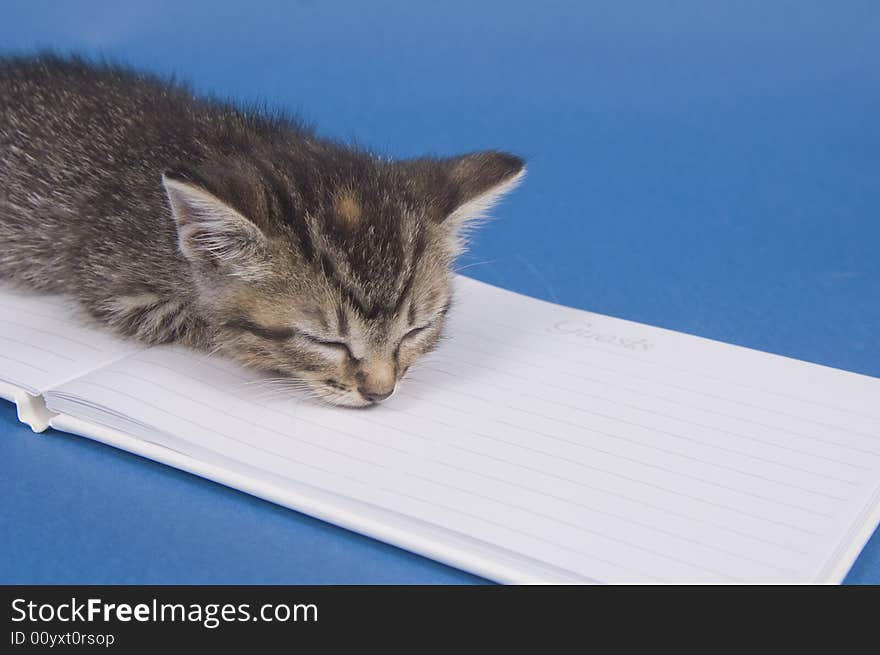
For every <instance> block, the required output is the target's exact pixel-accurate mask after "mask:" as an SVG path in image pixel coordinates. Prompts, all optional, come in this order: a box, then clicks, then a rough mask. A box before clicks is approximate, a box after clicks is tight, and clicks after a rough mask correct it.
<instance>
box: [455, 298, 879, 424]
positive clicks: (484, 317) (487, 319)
mask: <svg viewBox="0 0 880 655" xmlns="http://www.w3.org/2000/svg"><path fill="white" fill-rule="evenodd" d="M461 315H462V316H463V317H468V316H469V317H470V318H472V319H474V321H475V322H480V321H483V322H488V323H495V324H496V325H501V326H503V327H504V328H506V329H508V330H512V331H518V332H523V333H527V334H531V335H535V336H540V337H542V338H546V337H547V335H546V334H545V333H543V332H540V331H539V330H531V329H529V328H523V327H521V326H519V325H511V324H510V323H506V322H503V321H498V320H497V319H494V318H492V317H491V316H487V315H484V314H473V313H470V312H468V311H467V310H464V311H462V312H461ZM598 318H600V319H601V318H603V317H598ZM647 327H650V326H647ZM685 336H693V335H685ZM696 338H699V337H696ZM709 341H711V340H709ZM714 343H721V342H714ZM724 345H729V344H724ZM577 348H578V349H581V348H583V349H587V350H593V351H596V352H600V353H603V354H605V355H611V356H612V357H621V358H623V359H629V360H632V361H635V362H638V363H639V364H647V365H649V366H655V367H659V368H666V369H669V370H675V371H680V372H682V373H688V374H690V375H695V376H698V377H703V378H706V379H709V380H716V381H719V382H723V383H725V384H730V385H732V386H738V387H742V388H743V389H749V390H750V391H757V392H758V393H766V394H772V395H774V396H780V397H782V398H788V399H790V400H795V401H797V402H801V403H804V404H807V405H821V406H823V407H826V408H828V409H831V410H834V411H837V412H840V413H842V414H852V415H854V416H861V417H864V418H868V419H871V420H874V421H880V417H878V416H874V415H872V414H867V413H863V412H859V411H856V410H853V409H848V408H843V407H838V406H836V405H831V404H828V403H823V402H821V401H818V400H816V399H812V398H810V399H808V398H802V397H800V396H794V395H791V394H786V393H785V392H782V391H776V390H772V389H765V388H762V387H756V386H753V385H749V384H746V383H743V382H739V381H737V380H732V379H729V378H725V377H721V376H717V375H710V374H707V373H704V372H703V371H698V370H695V369H691V368H685V367H680V366H674V365H672V364H668V363H665V362H656V361H652V360H650V359H647V358H642V357H636V356H634V355H629V354H627V353H622V352H618V351H616V350H606V349H605V348H600V347H598V346H595V345H593V344H588V343H579V344H578V346H577ZM744 350H750V349H747V348H746V349H744ZM762 354H770V353H762ZM794 361H799V360H794ZM832 370H833V369H832Z"/></svg>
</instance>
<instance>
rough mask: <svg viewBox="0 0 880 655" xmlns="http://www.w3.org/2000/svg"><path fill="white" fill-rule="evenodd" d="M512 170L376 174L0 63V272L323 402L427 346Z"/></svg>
mask: <svg viewBox="0 0 880 655" xmlns="http://www.w3.org/2000/svg"><path fill="white" fill-rule="evenodd" d="M523 172H524V165H523V161H522V160H521V159H519V158H518V157H515V156H513V155H509V154H505V153H500V152H479V153H473V154H468V155H463V156H460V157H453V158H449V159H435V158H428V157H425V158H419V159H412V160H405V161H388V160H385V159H382V158H379V157H376V156H374V155H372V154H370V153H368V152H365V151H363V150H360V149H357V148H352V147H348V146H346V145H343V144H341V143H337V142H334V141H329V140H326V139H321V138H318V137H316V136H315V135H314V134H313V133H312V132H310V131H309V130H307V129H305V128H303V127H302V126H301V125H298V124H296V123H294V122H293V121H291V120H289V119H287V118H283V117H279V116H272V115H267V114H266V113H265V112H257V111H245V110H243V109H241V108H237V107H235V106H233V105H231V104H227V103H225V102H220V101H217V100H214V99H205V98H198V97H195V96H194V95H193V94H192V92H191V91H190V90H188V89H187V88H186V87H184V86H181V85H180V84H176V83H171V82H168V81H164V80H161V79H159V78H156V77H152V76H149V75H143V74H140V73H136V72H132V71H130V70H127V69H124V68H121V67H115V66H110V65H94V64H90V63H88V62H86V61H84V60H81V59H76V58H59V57H54V56H43V57H38V58H11V59H3V60H0V244H2V245H0V249H2V250H0V278H5V279H8V280H11V281H13V282H16V283H18V284H21V285H25V286H27V287H29V288H32V289H38V290H45V291H51V292H63V293H67V294H72V295H73V296H74V297H75V298H76V299H77V300H78V301H79V303H80V304H81V306H82V307H83V308H84V309H85V310H87V312H88V313H89V314H90V315H91V316H92V317H93V318H94V319H97V321H99V322H100V323H102V324H104V325H106V326H108V327H110V328H112V329H113V330H114V331H116V332H117V333H118V334H121V335H124V336H128V337H133V338H135V339H138V340H140V341H142V342H144V343H149V344H158V343H180V344H185V345H187V346H189V347H192V348H197V349H202V350H207V351H215V352H218V353H221V354H222V355H224V356H226V357H229V358H231V359H233V360H235V361H238V362H240V363H241V364H243V365H245V366H249V367H254V368H257V369H261V370H264V371H271V372H274V373H275V374H280V375H283V376H290V377H294V378H298V379H299V380H302V381H304V384H305V385H307V387H308V388H310V389H311V390H312V391H313V392H314V394H315V395H317V396H319V397H321V398H323V399H325V400H327V401H328V402H331V403H334V404H340V405H349V406H366V405H370V404H373V403H377V402H379V401H381V400H384V399H385V398H387V397H388V396H390V395H391V394H392V393H393V392H394V390H395V388H396V385H397V383H398V382H399V380H400V379H401V378H402V377H403V375H404V374H405V373H406V371H407V369H408V368H409V367H410V365H411V364H412V363H413V362H414V361H415V360H416V359H418V358H419V357H420V356H421V355H423V354H424V353H426V352H427V351H429V350H430V349H431V348H432V347H433V346H434V345H435V344H436V343H437V340H438V337H439V335H440V333H441V330H442V328H443V323H444V316H445V314H446V312H447V310H448V308H449V305H450V301H451V287H450V279H451V276H452V272H451V265H452V263H453V261H454V258H455V257H456V255H458V254H459V252H460V251H461V250H462V248H463V245H464V237H465V234H466V231H467V228H468V227H469V226H470V225H472V224H473V221H474V219H477V218H480V217H481V216H483V215H484V212H485V211H486V210H487V209H488V208H489V207H490V206H491V205H492V203H494V202H495V201H496V200H497V199H498V198H499V197H500V196H501V195H502V194H504V193H505V192H507V191H508V190H510V189H511V188H512V187H513V186H514V185H515V184H516V182H518V181H519V180H520V178H521V177H522V175H523Z"/></svg>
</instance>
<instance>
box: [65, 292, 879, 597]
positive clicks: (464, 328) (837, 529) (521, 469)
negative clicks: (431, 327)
mask: <svg viewBox="0 0 880 655" xmlns="http://www.w3.org/2000/svg"><path fill="white" fill-rule="evenodd" d="M459 287H460V288H459V294H458V303H457V305H456V308H455V311H454V313H453V315H452V317H451V325H450V328H449V335H450V337H451V338H450V339H449V340H448V341H447V342H446V343H445V344H444V345H443V346H442V347H441V349H440V350H439V351H438V352H437V353H435V354H433V355H432V356H430V357H429V358H428V359H427V361H425V362H424V363H423V364H422V365H421V366H418V367H415V369H414V371H413V373H412V374H411V376H409V377H408V379H407V380H405V381H404V383H403V384H402V387H401V389H400V391H399V392H398V394H397V395H396V396H395V397H394V398H393V399H391V400H390V401H388V402H387V403H385V404H383V405H382V406H379V407H375V408H370V409H368V410H350V409H340V408H329V407H324V406H320V405H316V404H314V403H312V402H311V401H306V400H300V399H296V398H281V399H266V398H265V397H264V396H265V394H264V389H263V388H261V387H260V385H259V384H253V382H254V381H255V380H257V379H258V378H257V376H255V375H253V374H251V373H248V372H245V371H242V370H240V369H238V368H236V367H235V366H233V365H231V364H228V363H225V362H222V361H218V360H216V359H210V358H207V357H204V356H201V355H196V354H193V353H189V352H186V351H184V350H182V349H175V348H156V349H150V350H147V351H144V352H142V353H139V354H137V355H135V356H133V357H130V358H128V359H126V360H124V361H120V362H117V363H115V364H111V365H110V366H108V367H107V368H105V369H102V370H99V371H95V372H94V373H93V374H90V375H89V376H86V377H84V378H81V379H77V380H73V381H72V382H70V383H69V384H66V385H64V386H63V387H61V388H60V389H59V390H58V391H57V393H55V392H53V393H51V394H50V395H49V404H50V407H52V406H53V403H56V404H58V403H61V404H64V405H65V408H66V409H65V411H69V408H70V407H71V403H70V400H71V399H84V400H86V401H88V402H90V403H91V404H93V405H97V406H102V407H109V408H111V409H113V410H114V411H115V414H116V415H117V419H115V420H116V421H123V422H124V420H125V417H130V418H131V419H132V420H133V421H134V422H135V424H136V425H137V426H138V427H137V430H138V432H142V433H143V434H145V435H150V438H151V439H154V440H155V441H156V442H157V443H162V442H163V439H164V440H166V441H167V442H169V443H166V445H168V446H169V447H172V448H174V449H175V450H178V451H180V452H184V453H186V454H189V455H191V456H193V457H196V458H201V459H210V458H211V457H212V456H217V457H223V458H231V459H232V460H236V461H239V462H241V465H242V469H243V470H244V469H247V470H250V471H253V470H255V469H256V470H262V471H266V472H267V473H269V474H271V475H272V476H277V477H280V478H288V479H290V480H294V481H296V482H298V483H304V484H307V485H311V486H313V487H317V488H319V489H325V490H328V491H331V492H333V493H336V494H340V495H344V496H348V497H351V498H355V499H357V500H358V501H360V502H365V503H370V504H372V505H375V506H377V507H380V508H383V509H384V510H387V511H391V512H396V513H398V514H401V515H404V516H411V517H415V518H417V519H419V520H421V521H424V522H428V523H431V524H433V525H435V526H439V527H440V528H443V529H446V530H449V531H452V532H455V533H458V534H462V535H468V536H470V537H472V538H474V539H477V540H479V541H481V542H484V543H487V544H494V545H496V546H497V547H499V548H503V549H506V550H507V551H513V552H516V553H519V554H521V555H523V556H525V557H529V558H533V559H535V560H539V561H541V562H545V563H547V564H549V565H552V566H554V567H558V568H559V569H563V570H566V571H571V572H573V573H575V574H577V575H580V576H584V577H587V578H590V579H595V580H599V581H602V582H720V583H724V582H808V581H815V580H826V579H828V578H829V576H830V573H829V571H831V570H836V569H835V568H834V567H835V566H836V565H837V564H838V563H839V561H840V559H841V558H842V557H843V553H844V552H846V550H847V549H848V548H849V549H850V550H851V549H852V547H853V545H854V544H855V547H858V546H860V545H861V544H860V543H857V542H858V541H859V540H860V539H863V538H864V535H865V533H866V530H868V529H870V527H871V525H869V524H872V522H874V517H875V516H876V510H877V505H878V483H880V410H878V409H877V407H878V400H880V381H878V380H876V379H873V378H868V377H865V376H860V375H856V374H852V373H846V372H842V371H837V370H834V369H829V368H825V367H821V366H816V365H812V364H806V363H803V362H798V361H794V360H790V359H785V358H782V357H776V356H772V355H766V354H762V353H757V352H755V351H749V350H746V349H743V348H738V347H735V346H729V345H725V344H720V343H717V342H712V341H708V340H705V339H700V338H698V337H692V336H687V335H683V334H680V333H675V332H671V331H667V330H662V329H658V328H652V327H648V326H644V325H640V324H636V323H631V322H627V321H621V320H618V319H613V318H609V317H605V316H599V315H595V314H590V313H587V312H582V311H579V310H574V309H570V308H565V307H559V306H556V305H551V304H548V303H543V302H541V301H537V300H533V299H528V298H525V297H523V296H519V295H517V294H513V293H510V292H506V291H502V290H500V289H495V288H493V287H490V286H488V285H484V284H481V283H478V282H474V281H471V280H467V279H460V281H459ZM53 398H54V400H53ZM93 416H94V414H93ZM172 442H173V443H172ZM212 453H213V454H214V455H212ZM227 461H228V459H227ZM250 475H253V474H252V473H251V474H250ZM872 512H874V513H873V514H872ZM853 556H854V555H852V554H851V553H850V555H849V557H853ZM841 575H842V574H841Z"/></svg>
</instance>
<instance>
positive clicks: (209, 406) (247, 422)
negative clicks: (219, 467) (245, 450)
mask: <svg viewBox="0 0 880 655" xmlns="http://www.w3.org/2000/svg"><path fill="white" fill-rule="evenodd" d="M107 373H108V374H111V375H118V376H121V377H127V378H131V379H134V380H139V381H141V382H145V383H147V384H149V385H151V386H154V387H158V386H159V384H158V383H157V382H155V381H154V380H149V379H148V378H143V377H140V376H137V375H134V374H132V373H128V372H123V371H107ZM120 393H121V392H120ZM177 393H178V395H180V396H181V397H183V398H186V400H187V401H189V402H191V403H193V404H196V405H201V406H202V407H205V408H207V409H209V410H211V411H212V412H216V413H218V414H223V415H224V416H228V417H229V418H234V419H236V420H237V421H241V422H243V423H244V424H245V425H246V426H247V428H249V429H253V428H257V429H259V430H260V431H262V432H265V433H266V434H270V435H271V436H273V437H278V436H283V437H284V438H287V439H293V440H294V441H297V442H299V443H302V444H305V445H308V446H311V447H312V448H317V449H319V450H324V451H326V452H329V453H333V454H334V455H337V456H338V457H344V458H346V459H352V460H356V461H359V462H361V463H363V464H369V465H370V466H375V467H377V468H381V469H387V468H389V467H388V465H387V464H383V463H381V462H376V461H373V460H369V459H364V458H362V457H357V456H355V455H352V454H350V453H344V452H342V451H340V450H336V449H334V448H329V447H327V446H325V445H322V444H317V443H315V442H314V441H310V440H308V439H303V438H302V437H299V436H293V435H289V434H285V435H279V434H278V433H277V432H274V431H272V430H269V429H268V428H265V427H263V426H260V425H256V424H254V423H253V422H252V421H251V419H249V418H245V417H242V416H238V415H237V414H232V413H231V412H228V411H226V410H224V409H222V408H220V407H217V406H215V405H212V404H210V403H206V402H204V401H202V400H197V399H196V398H194V397H193V396H191V395H189V394H184V393H181V392H180V391H178V392H177ZM142 402H143V401H142ZM152 407H153V408H154V409H158V408H157V406H155V405H152ZM163 411H164V410H163ZM166 413H167V412H166ZM174 416H176V414H174ZM190 422H191V423H192V422H193V421H190ZM196 424H197V425H201V427H203V428H205V429H209V428H208V426H206V425H205V424H203V423H196ZM210 429H213V428H210ZM220 434H221V435H223V436H224V437H226V438H227V439H232V440H233V441H238V442H239V443H242V444H245V445H248V442H246V441H242V440H241V439H235V438H234V437H232V436H230V435H229V434H227V433H225V432H220ZM340 434H342V433H341V432H340ZM264 450H265V449H264ZM266 452H267V453H269V454H272V455H278V456H279V457H281V456H282V455H281V453H279V452H277V451H272V450H266Z"/></svg>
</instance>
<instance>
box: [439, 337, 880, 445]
mask: <svg viewBox="0 0 880 655" xmlns="http://www.w3.org/2000/svg"><path fill="white" fill-rule="evenodd" d="M480 336H481V338H484V339H485V340H487V341H496V340H495V339H493V338H491V337H488V336H483V335H480ZM497 341H498V342H499V343H504V344H505V345H507V346H509V347H514V348H517V349H518V350H521V351H524V352H526V353H528V356H529V357H530V358H534V357H543V358H548V359H558V360H560V361H561V362H564V363H565V364H566V365H569V366H570V365H571V364H579V365H581V366H583V367H585V368H595V369H601V370H607V371H609V372H613V373H615V374H617V375H620V376H622V377H631V378H638V379H642V380H645V381H647V382H651V383H653V384H657V385H662V386H665V387H673V388H678V389H682V390H684V391H688V392H690V393H694V394H700V395H704V396H708V397H712V398H716V399H718V400H722V401H727V402H733V403H737V404H743V405H746V406H749V407H752V408H754V409H759V410H762V411H765V412H767V413H773V414H779V415H781V416H786V417H788V418H794V419H796V420H800V421H802V422H806V423H813V424H815V425H819V426H821V427H825V428H832V429H834V430H837V431H839V432H845V433H847V434H856V435H858V436H861V437H864V438H866V439H869V440H871V441H876V440H877V439H878V438H880V435H871V434H868V433H866V432H861V431H859V430H855V429H851V428H847V427H842V426H839V425H834V424H830V423H825V422H822V421H817V420H815V419H811V418H805V417H802V416H795V415H791V414H787V413H785V412H782V411H780V410H776V409H773V408H769V407H763V406H759V405H754V404H748V403H743V402H740V401H737V400H731V399H730V398H729V397H727V396H718V395H714V394H709V393H706V392H703V391H698V390H696V389H691V388H689V387H682V386H676V385H675V384H673V383H670V382H667V381H665V380H658V379H656V378H650V377H644V376H638V375H635V374H633V375H631V374H629V373H628V372H626V371H620V370H618V369H612V368H608V367H601V366H597V365H594V364H593V363H592V362H585V361H582V360H577V359H573V358H571V357H563V356H561V355H556V354H554V353H546V352H541V353H536V352H534V351H532V350H529V349H527V348H524V347H522V346H517V345H514V344H510V343H509V342H504V341H501V340H497ZM454 347H455V348H461V349H465V350H470V351H471V352H475V353H478V354H480V355H484V356H486V357H489V358H491V359H493V360H498V359H501V356H500V355H499V354H498V353H494V352H490V351H487V350H484V349H482V348H476V347H473V346H472V345H468V344H462V343H458V344H456V345H455V346H454ZM580 347H581V345H580V344H578V348H580ZM601 352H605V351H604V350H603V351H601ZM459 361H461V360H457V363H458V362H459ZM465 363H467V362H465ZM517 363H518V364H519V365H522V366H532V367H534V368H543V369H545V370H552V371H553V373H554V374H562V375H566V376H568V377H574V378H575V379H580V380H588V381H591V382H596V383H598V384H609V386H613V385H612V384H611V383H608V382H607V381H606V380H603V379H596V378H590V377H587V376H584V375H582V374H580V373H574V372H571V371H567V370H565V369H560V368H558V367H557V368H551V367H549V366H546V365H541V364H535V363H534V362H533V361H531V360H519V361H518V362H517ZM480 366H483V367H485V368H487V369H488V370H492V371H493V372H496V373H501V374H503V375H507V376H509V377H514V378H517V379H520V380H524V381H528V380H530V379H531V378H529V377H528V376H526V375H523V374H517V373H514V372H513V371H510V370H509V369H499V368H498V367H494V366H492V365H485V364H483V365H480ZM618 387H619V385H618ZM619 388H625V387H619ZM629 390H631V391H634V392H635V393H643V392H639V391H636V390H634V389H632V388H629ZM643 395H650V394H644V393H643ZM664 400H667V402H676V401H671V400H668V399H666V398H664ZM677 402H678V403H679V404H685V403H681V401H677ZM803 402H807V403H808V404H809V402H808V401H806V400H804V401H803ZM686 406H690V407H692V408H696V409H700V410H701V411H710V410H708V409H705V408H703V407H701V406H699V405H686ZM727 417H728V418H737V417H731V416H730V415H727ZM868 418H870V417H868ZM877 420H880V419H877ZM769 427H774V426H769ZM774 429H775V427H774ZM786 431H788V432H791V433H792V434H796V435H798V436H801V437H804V438H810V437H807V435H803V434H802V433H797V432H793V431H791V430H790V429H787V430H786ZM828 443H834V442H828ZM866 452H871V453H872V454H880V453H877V452H874V451H866Z"/></svg>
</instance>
